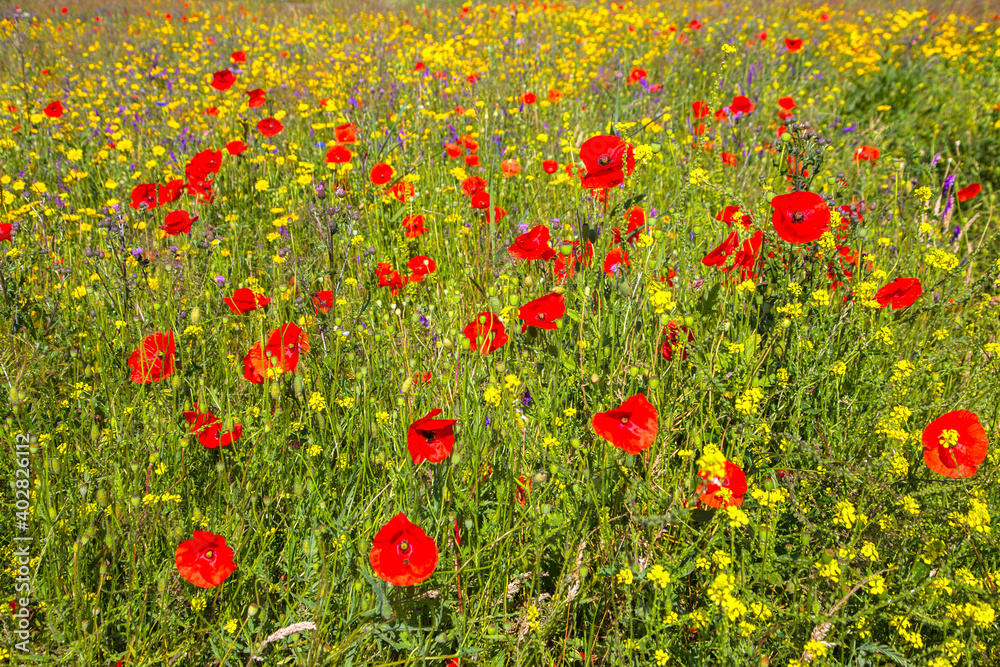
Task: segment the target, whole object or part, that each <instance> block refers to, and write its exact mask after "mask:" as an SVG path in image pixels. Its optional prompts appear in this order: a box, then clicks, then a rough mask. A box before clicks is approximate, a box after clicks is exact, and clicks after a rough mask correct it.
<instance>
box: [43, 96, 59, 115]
mask: <svg viewBox="0 0 1000 667" xmlns="http://www.w3.org/2000/svg"><path fill="white" fill-rule="evenodd" d="M42 113H43V114H45V115H46V116H48V117H49V118H60V117H62V115H63V105H62V102H60V101H59V100H56V101H55V102H49V104H48V106H46V107H45V108H44V109H42Z"/></svg>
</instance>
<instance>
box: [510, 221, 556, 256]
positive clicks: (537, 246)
mask: <svg viewBox="0 0 1000 667" xmlns="http://www.w3.org/2000/svg"><path fill="white" fill-rule="evenodd" d="M507 252H508V253H510V255H511V257H516V258H517V259H523V260H525V261H528V260H532V259H541V260H545V261H548V260H550V259H552V258H553V257H555V256H556V251H555V250H553V249H552V248H550V247H549V228H548V227H546V226H545V225H535V226H534V227H532V228H531V229H529V230H528V231H527V232H525V233H524V234H521V235H520V236H518V237H517V238H515V239H514V242H513V243H512V244H511V245H510V247H509V248H507Z"/></svg>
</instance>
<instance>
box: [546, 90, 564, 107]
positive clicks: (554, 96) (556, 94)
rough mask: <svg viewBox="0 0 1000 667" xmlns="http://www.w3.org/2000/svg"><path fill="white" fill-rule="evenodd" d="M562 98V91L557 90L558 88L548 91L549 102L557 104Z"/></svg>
mask: <svg viewBox="0 0 1000 667" xmlns="http://www.w3.org/2000/svg"><path fill="white" fill-rule="evenodd" d="M562 96H563V94H562V91H561V90H559V89H558V88H552V89H550V90H549V102H553V103H555V102H558V101H559V100H561V99H562Z"/></svg>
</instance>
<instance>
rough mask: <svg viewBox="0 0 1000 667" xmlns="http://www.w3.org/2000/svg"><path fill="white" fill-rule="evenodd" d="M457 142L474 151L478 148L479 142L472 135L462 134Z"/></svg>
mask: <svg viewBox="0 0 1000 667" xmlns="http://www.w3.org/2000/svg"><path fill="white" fill-rule="evenodd" d="M458 143H460V144H462V145H463V146H465V147H466V148H468V149H469V151H470V152H472V153H475V152H476V151H477V150H479V142H478V141H476V140H475V139H473V138H472V135H469V134H463V135H462V136H460V137H459V138H458Z"/></svg>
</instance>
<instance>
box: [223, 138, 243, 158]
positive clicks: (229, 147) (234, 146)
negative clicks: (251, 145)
mask: <svg viewBox="0 0 1000 667" xmlns="http://www.w3.org/2000/svg"><path fill="white" fill-rule="evenodd" d="M246 149H247V145H246V144H245V143H243V142H242V141H240V140H239V139H236V140H235V141H230V142H229V143H228V144H226V151H227V152H228V153H229V154H230V155H241V154H242V153H243V152H245V151H246Z"/></svg>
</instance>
